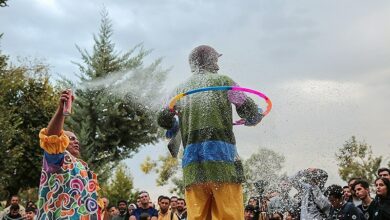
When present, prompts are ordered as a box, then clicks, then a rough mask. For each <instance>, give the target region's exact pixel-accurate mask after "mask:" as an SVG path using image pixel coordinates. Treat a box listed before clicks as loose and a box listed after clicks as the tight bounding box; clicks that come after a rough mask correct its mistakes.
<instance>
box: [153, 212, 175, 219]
mask: <svg viewBox="0 0 390 220" xmlns="http://www.w3.org/2000/svg"><path fill="white" fill-rule="evenodd" d="M157 220H171V210H168V211H167V213H165V214H162V213H161V211H159V212H158V219H157ZM172 220H179V219H178V218H177V215H175V214H174V215H173V218H172Z"/></svg>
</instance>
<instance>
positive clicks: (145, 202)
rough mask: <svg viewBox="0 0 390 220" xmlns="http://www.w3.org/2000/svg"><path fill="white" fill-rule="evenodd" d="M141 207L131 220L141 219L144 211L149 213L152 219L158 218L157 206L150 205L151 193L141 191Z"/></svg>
mask: <svg viewBox="0 0 390 220" xmlns="http://www.w3.org/2000/svg"><path fill="white" fill-rule="evenodd" d="M139 198H140V202H141V207H138V208H137V209H136V210H134V212H133V213H132V214H131V216H130V220H140V216H141V214H142V213H148V214H149V216H150V219H151V220H157V217H158V212H157V210H156V209H155V208H153V207H150V206H149V201H150V197H149V193H148V192H146V191H141V192H140V194H139Z"/></svg>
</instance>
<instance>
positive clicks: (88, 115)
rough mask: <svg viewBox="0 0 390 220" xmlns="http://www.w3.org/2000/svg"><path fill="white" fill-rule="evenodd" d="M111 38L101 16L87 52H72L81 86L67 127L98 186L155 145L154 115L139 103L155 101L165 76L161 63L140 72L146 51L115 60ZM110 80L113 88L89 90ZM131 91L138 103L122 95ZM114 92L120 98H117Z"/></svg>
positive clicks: (109, 27)
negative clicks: (125, 161)
mask: <svg viewBox="0 0 390 220" xmlns="http://www.w3.org/2000/svg"><path fill="white" fill-rule="evenodd" d="M111 36H112V25H111V21H110V20H109V18H108V13H107V11H106V10H103V12H102V20H101V25H100V32H99V35H98V36H94V42H95V44H94V46H93V52H92V53H91V54H90V53H89V52H88V51H87V50H82V49H81V48H80V47H77V48H78V50H79V52H80V53H81V56H82V60H83V63H82V64H80V63H76V65H78V67H79V70H80V74H79V79H80V81H81V84H80V85H79V86H76V88H75V94H76V101H75V103H74V105H73V108H74V114H73V115H72V117H70V119H69V121H68V122H69V124H68V125H69V127H70V128H71V129H72V130H73V131H74V132H75V133H76V134H77V135H78V137H79V140H80V142H81V146H82V149H81V155H82V157H83V158H84V159H85V160H86V162H87V163H88V164H89V166H90V167H91V169H92V170H94V171H96V172H97V173H98V175H99V181H101V182H104V181H105V180H106V179H107V177H108V176H107V175H109V173H110V172H106V171H107V170H110V169H112V168H113V167H115V166H116V165H117V164H118V162H119V161H121V160H123V159H126V158H129V157H131V156H132V155H133V154H134V153H136V152H138V149H139V148H140V147H141V146H143V145H146V144H151V143H154V142H155V141H156V140H157V136H158V135H157V128H158V126H157V125H156V123H155V119H154V117H155V113H154V111H153V110H152V109H151V108H150V107H149V106H147V103H145V101H144V99H142V98H145V97H150V96H157V95H158V94H159V92H160V87H161V85H162V82H164V80H165V77H166V71H159V66H160V64H161V59H158V60H156V61H155V62H153V63H152V64H151V65H149V66H148V67H145V68H144V67H143V59H144V58H145V57H146V56H147V55H148V54H149V53H150V51H148V50H144V48H143V47H142V45H137V46H135V47H134V48H132V49H131V50H129V51H128V52H126V53H124V54H123V55H120V54H119V53H117V52H115V45H114V44H113V43H112V42H111ZM136 51H138V53H137V54H136V55H133V54H134V53H135V52H136ZM131 71H133V72H134V74H132V75H131V76H129V77H128V78H126V79H123V78H122V77H120V76H122V75H121V74H120V73H126V72H131ZM110 77H111V78H113V77H114V78H115V77H118V78H117V79H118V80H116V81H114V82H112V83H115V85H109V86H111V87H108V86H94V85H95V84H99V83H100V84H99V85H101V82H103V83H104V82H107V79H108V78H110ZM132 86H134V87H136V88H137V89H138V88H139V89H138V90H141V91H144V94H145V95H144V97H140V96H139V95H135V94H133V93H131V92H129V91H126V90H125V88H128V87H132ZM137 86H138V87H137ZM148 88H150V89H148ZM116 89H123V90H124V92H123V93H121V94H118V93H117V92H116Z"/></svg>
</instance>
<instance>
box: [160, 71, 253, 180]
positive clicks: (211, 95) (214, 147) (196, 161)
mask: <svg viewBox="0 0 390 220" xmlns="http://www.w3.org/2000/svg"><path fill="white" fill-rule="evenodd" d="M233 85H236V84H235V82H234V81H233V80H232V79H230V78H229V77H228V76H225V75H221V74H215V73H208V72H205V73H202V74H194V75H192V76H191V77H190V78H189V79H188V80H187V81H186V82H184V83H183V84H182V85H180V86H179V87H178V88H177V89H176V91H175V94H180V93H185V92H187V91H190V90H193V89H198V88H203V87H210V86H233ZM237 107H238V108H237V109H236V110H237V113H238V115H239V116H240V117H242V118H246V119H247V118H251V117H253V115H256V114H257V113H258V109H257V106H256V105H255V104H254V102H253V100H251V99H250V98H248V97H246V100H244V102H243V103H242V105H240V106H237ZM176 109H177V110H178V111H179V125H180V132H181V136H182V138H183V139H182V141H183V146H184V156H183V160H182V166H183V174H184V183H185V187H187V186H191V185H193V184H198V183H206V182H219V183H241V182H242V181H243V172H242V166H240V165H238V166H237V164H241V163H240V162H237V161H235V160H236V159H237V158H239V157H238V155H237V149H236V146H235V143H236V141H235V138H234V134H233V125H232V121H233V117H232V111H233V108H232V103H231V100H229V96H228V93H227V91H205V92H200V93H195V94H192V95H189V96H186V97H184V98H183V99H181V100H179V101H178V102H177V103H176ZM173 117H174V114H172V112H170V111H169V109H168V107H167V108H165V109H163V110H162V111H161V112H160V113H159V115H158V124H159V125H160V126H162V127H164V128H166V129H171V127H172V125H173V121H174V120H173Z"/></svg>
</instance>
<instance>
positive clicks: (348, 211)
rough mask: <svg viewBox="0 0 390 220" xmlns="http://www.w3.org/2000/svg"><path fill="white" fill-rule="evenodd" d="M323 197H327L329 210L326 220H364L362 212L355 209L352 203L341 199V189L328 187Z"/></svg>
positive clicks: (332, 186) (334, 186)
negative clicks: (329, 205) (330, 205)
mask: <svg viewBox="0 0 390 220" xmlns="http://www.w3.org/2000/svg"><path fill="white" fill-rule="evenodd" d="M325 195H326V196H328V199H329V202H330V204H332V207H331V208H330V212H329V217H328V219H332V220H336V219H337V220H365V219H366V218H365V217H364V215H363V213H362V211H360V209H358V208H356V206H355V205H354V204H353V203H352V202H346V201H345V200H344V199H343V188H342V187H341V186H339V185H330V186H329V187H328V188H327V189H326V191H325Z"/></svg>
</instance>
